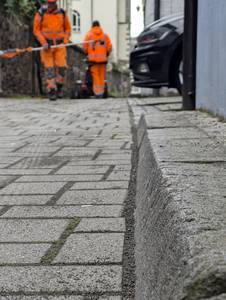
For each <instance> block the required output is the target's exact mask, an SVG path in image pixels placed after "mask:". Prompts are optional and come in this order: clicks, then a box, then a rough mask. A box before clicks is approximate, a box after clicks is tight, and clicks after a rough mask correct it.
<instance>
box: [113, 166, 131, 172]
mask: <svg viewBox="0 0 226 300" xmlns="http://www.w3.org/2000/svg"><path fill="white" fill-rule="evenodd" d="M131 167H132V166H131V165H121V164H118V165H116V166H115V167H114V171H130V170H131Z"/></svg>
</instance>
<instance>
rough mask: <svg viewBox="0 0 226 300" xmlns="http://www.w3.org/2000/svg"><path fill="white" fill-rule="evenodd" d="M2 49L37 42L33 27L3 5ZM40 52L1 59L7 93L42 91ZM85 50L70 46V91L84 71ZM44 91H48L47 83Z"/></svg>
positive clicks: (0, 36)
mask: <svg viewBox="0 0 226 300" xmlns="http://www.w3.org/2000/svg"><path fill="white" fill-rule="evenodd" d="M0 20H1V29H0V49H1V50H5V49H11V48H24V47H27V46H29V45H35V44H34V41H33V36H32V33H31V32H32V29H31V28H30V29H29V27H28V26H24V25H23V26H22V25H19V24H18V23H16V22H15V20H13V19H12V18H10V17H9V16H8V15H7V14H6V12H5V11H4V10H3V9H2V8H1V7H0ZM38 56H39V54H36V55H32V54H30V53H27V54H24V55H21V56H18V57H16V58H13V59H10V60H8V59H0V70H1V71H0V72H1V76H0V77H1V84H0V86H1V89H2V93H3V95H6V96H9V95H15V94H16V95H32V94H33V95H39V94H40V90H39V84H38V76H37V67H38V66H37V63H39V66H40V68H41V75H42V78H43V69H42V67H41V64H40V59H39V57H38ZM83 59H84V54H83V53H82V51H79V50H78V48H76V47H75V48H73V49H68V72H67V77H68V81H67V87H66V91H67V94H68V95H69V94H70V89H71V87H72V86H73V83H74V82H75V80H76V79H78V78H79V77H80V76H81V72H82V71H84V64H83ZM43 92H45V88H44V84H43Z"/></svg>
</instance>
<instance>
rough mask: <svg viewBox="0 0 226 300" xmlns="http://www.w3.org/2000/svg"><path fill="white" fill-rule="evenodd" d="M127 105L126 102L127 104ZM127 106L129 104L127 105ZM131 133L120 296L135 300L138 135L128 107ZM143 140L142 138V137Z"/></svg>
mask: <svg viewBox="0 0 226 300" xmlns="http://www.w3.org/2000/svg"><path fill="white" fill-rule="evenodd" d="M127 104H128V102H127ZM128 106H129V104H128ZM129 116H130V124H131V133H132V142H133V143H132V155H131V171H130V181H129V186H128V193H127V197H126V199H125V202H124V209H123V213H122V217H124V218H125V226H126V230H125V235H124V245H123V258H122V262H123V269H122V294H123V298H125V299H135V285H136V275H135V270H136V263H135V237H134V236H135V225H134V224H135V217H134V215H135V209H136V190H137V168H138V159H139V158H138V153H139V152H138V151H139V150H138V135H137V128H136V126H135V122H134V114H133V112H132V108H131V107H130V106H129ZM143 138H144V137H143Z"/></svg>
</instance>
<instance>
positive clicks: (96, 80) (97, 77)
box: [83, 21, 112, 98]
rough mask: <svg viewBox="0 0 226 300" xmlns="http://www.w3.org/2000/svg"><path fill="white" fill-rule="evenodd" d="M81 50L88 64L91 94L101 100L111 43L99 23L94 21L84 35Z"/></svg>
mask: <svg viewBox="0 0 226 300" xmlns="http://www.w3.org/2000/svg"><path fill="white" fill-rule="evenodd" d="M89 41H90V42H89ZM83 49H84V51H85V52H86V54H87V58H88V62H89V64H90V70H91V75H92V80H93V93H94V95H95V96H96V98H103V95H104V91H105V82H106V65H107V62H108V57H109V55H110V53H111V51H112V43H111V39H110V37H109V36H108V35H107V34H105V33H104V32H103V29H102V28H101V26H100V23H99V21H94V22H93V24H92V28H91V30H90V31H89V32H88V33H87V34H86V37H85V40H84V44H83Z"/></svg>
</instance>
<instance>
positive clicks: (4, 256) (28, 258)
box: [0, 244, 51, 264]
mask: <svg viewBox="0 0 226 300" xmlns="http://www.w3.org/2000/svg"><path fill="white" fill-rule="evenodd" d="M50 246H51V244H0V264H29V263H30V264H31V263H40V260H41V258H42V256H43V255H44V254H45V252H46V251H47V250H48V248H49V247H50Z"/></svg>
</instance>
